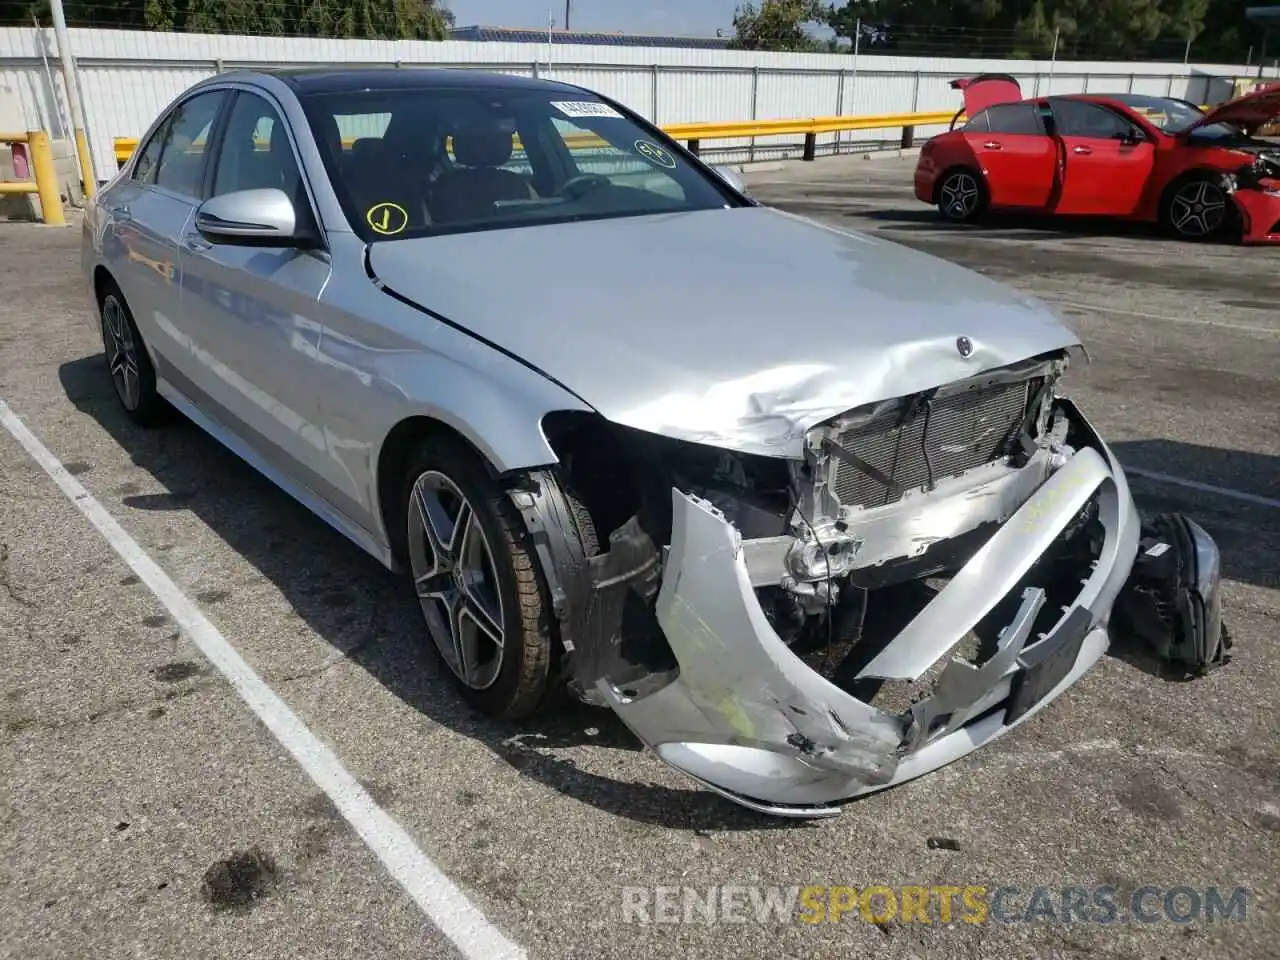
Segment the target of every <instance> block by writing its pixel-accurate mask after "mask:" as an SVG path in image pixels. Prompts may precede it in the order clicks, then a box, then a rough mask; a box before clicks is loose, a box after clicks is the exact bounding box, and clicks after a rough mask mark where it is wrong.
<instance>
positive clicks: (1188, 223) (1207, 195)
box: [1160, 176, 1231, 242]
mask: <svg viewBox="0 0 1280 960" xmlns="http://www.w3.org/2000/svg"><path fill="white" fill-rule="evenodd" d="M1229 203H1230V200H1229V198H1228V197H1227V192H1226V190H1224V189H1223V188H1222V185H1221V184H1220V183H1218V182H1217V181H1216V180H1215V179H1213V178H1211V177H1205V176H1199V177H1191V178H1188V179H1186V180H1182V181H1180V182H1178V183H1175V184H1174V185H1173V186H1172V187H1170V188H1169V191H1168V192H1167V193H1166V195H1165V197H1164V201H1163V203H1161V205H1160V207H1161V209H1160V219H1161V222H1162V223H1163V225H1164V228H1165V230H1166V231H1168V232H1169V233H1170V234H1172V235H1173V236H1175V237H1177V238H1178V239H1180V240H1190V241H1195V242H1203V241H1206V240H1215V239H1218V238H1219V237H1221V236H1223V235H1224V234H1225V233H1226V232H1227V230H1228V228H1229V226H1230V222H1231V215H1230V209H1229V206H1228V205H1229Z"/></svg>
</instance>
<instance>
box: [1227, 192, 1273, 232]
mask: <svg viewBox="0 0 1280 960" xmlns="http://www.w3.org/2000/svg"><path fill="white" fill-rule="evenodd" d="M1231 198H1232V199H1233V200H1235V203H1236V210H1237V211H1238V212H1239V214H1240V239H1241V242H1242V243H1245V244H1264V243H1280V182H1276V181H1271V182H1270V186H1268V187H1267V188H1266V189H1251V188H1243V187H1242V188H1238V189H1236V190H1235V191H1234V192H1233V193H1232V194H1231Z"/></svg>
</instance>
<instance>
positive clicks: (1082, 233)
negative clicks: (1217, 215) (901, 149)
mask: <svg viewBox="0 0 1280 960" xmlns="http://www.w3.org/2000/svg"><path fill="white" fill-rule="evenodd" d="M856 215H857V216H858V217H860V218H863V219H866V220H875V221H879V222H882V223H885V224H887V226H885V227H884V228H883V229H884V230H885V231H894V232H899V231H900V232H904V233H906V232H912V233H916V232H922V233H937V234H948V233H955V234H967V235H970V236H982V235H983V234H987V235H995V234H997V233H999V234H1003V235H1007V236H1010V237H1016V238H1017V239H1022V240H1062V239H1064V238H1070V237H1099V236H1111V237H1124V238H1126V239H1138V240H1156V241H1162V242H1165V243H1174V242H1176V241H1175V240H1173V239H1172V238H1170V237H1168V236H1166V235H1165V234H1164V233H1163V232H1161V230H1160V228H1159V227H1158V226H1156V225H1155V224H1152V223H1132V222H1129V221H1126V220H1113V219H1108V218H1104V217H1048V216H1044V215H1036V214H1012V213H989V214H987V215H985V216H984V217H982V219H980V220H978V221H976V222H974V223H950V222H949V221H947V220H944V219H942V217H941V216H940V215H939V214H938V211H937V210H935V209H933V208H932V207H927V208H924V209H921V210H864V211H859V212H858V214H856Z"/></svg>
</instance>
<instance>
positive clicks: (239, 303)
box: [181, 91, 336, 505]
mask: <svg viewBox="0 0 1280 960" xmlns="http://www.w3.org/2000/svg"><path fill="white" fill-rule="evenodd" d="M267 188H275V189H279V190H283V191H284V192H285V193H286V194H287V195H288V196H289V197H290V199H292V200H293V203H294V208H295V210H296V212H297V217H298V221H299V223H307V222H310V223H312V224H314V222H315V218H314V215H313V213H312V206H311V201H310V198H309V195H308V193H307V190H306V187H305V185H304V182H303V178H302V175H301V172H300V169H299V165H298V161H297V157H296V154H295V152H294V147H293V142H292V139H291V137H290V134H289V130H288V128H287V126H286V124H285V122H284V120H283V119H282V118H281V116H280V114H279V112H278V111H277V109H276V107H275V106H274V105H273V104H272V103H270V102H268V101H267V100H266V99H265V98H264V97H262V96H259V95H258V94H256V93H250V92H248V91H239V92H237V93H236V94H235V101H234V103H233V104H232V105H231V111H230V115H229V116H228V118H227V122H226V124H225V130H224V132H223V134H222V136H221V137H220V140H219V143H218V145H217V147H216V156H215V157H214V168H213V171H212V173H211V176H210V187H209V195H210V196H221V195H223V194H227V193H233V192H236V191H240V190H257V189H267ZM181 259H182V267H183V273H182V306H183V312H184V314H185V316H186V318H187V323H188V325H189V328H190V331H191V342H192V349H193V350H195V351H198V354H199V356H200V361H201V370H200V375H199V379H198V380H197V381H196V382H195V383H194V384H191V385H190V386H189V387H188V389H194V392H195V393H196V394H197V396H195V397H193V399H194V400H195V401H196V403H197V405H198V406H200V407H201V409H202V410H203V411H204V412H206V413H207V414H208V415H209V416H211V417H212V418H213V419H215V420H217V421H218V422H219V425H220V426H221V427H223V428H225V429H226V430H228V431H230V432H231V433H233V434H235V435H236V436H237V437H238V438H239V439H240V440H241V441H242V442H243V443H245V444H247V445H248V446H249V447H251V448H252V450H253V452H254V453H255V454H257V456H258V458H259V459H260V460H261V461H262V463H263V465H265V466H266V467H268V468H270V469H272V470H274V471H277V472H279V473H281V474H283V476H284V477H285V478H286V479H287V480H289V481H290V482H291V483H292V484H295V485H296V484H301V485H302V486H304V487H307V488H308V489H310V490H311V492H312V493H314V494H319V495H320V496H321V497H322V498H323V499H325V500H327V501H329V502H330V503H331V504H332V503H333V502H334V499H335V498H334V497H333V495H332V494H333V491H332V490H331V489H330V487H329V485H328V484H326V483H325V482H324V481H323V480H322V479H321V477H322V475H323V472H324V470H325V436H324V430H323V427H322V425H321V422H320V412H319V399H318V392H317V390H316V389H315V382H316V371H315V366H316V355H317V351H318V348H319V342H320V323H319V321H318V319H317V310H318V307H317V303H318V300H319V297H320V292H321V291H322V290H323V289H324V285H325V282H326V281H327V280H328V278H329V272H330V268H329V260H328V254H327V253H326V252H324V251H317V250H303V249H298V248H295V247H264V246H255V245H241V244H236V243H228V242H225V241H223V242H219V243H213V242H211V241H210V240H209V239H207V238H206V237H204V236H203V235H201V234H200V233H199V232H198V231H197V230H196V229H195V226H194V220H193V221H192V223H191V224H189V225H188V228H187V230H186V232H185V234H184V235H183V237H182V241H181ZM335 505H336V504H335Z"/></svg>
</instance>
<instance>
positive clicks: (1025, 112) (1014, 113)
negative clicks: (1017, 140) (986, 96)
mask: <svg viewBox="0 0 1280 960" xmlns="http://www.w3.org/2000/svg"><path fill="white" fill-rule="evenodd" d="M986 115H987V123H988V124H989V128H988V129H990V131H991V132H992V133H1017V134H1026V135H1028V136H1039V135H1040V134H1042V133H1044V127H1043V126H1041V124H1040V113H1039V111H1037V110H1036V108H1035V105H1034V104H1031V103H1002V104H999V105H998V106H994V107H990V108H988V109H987V111H986Z"/></svg>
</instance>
